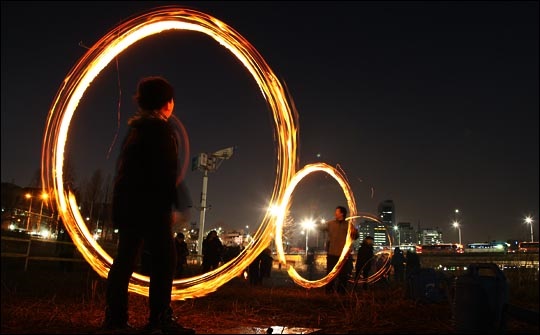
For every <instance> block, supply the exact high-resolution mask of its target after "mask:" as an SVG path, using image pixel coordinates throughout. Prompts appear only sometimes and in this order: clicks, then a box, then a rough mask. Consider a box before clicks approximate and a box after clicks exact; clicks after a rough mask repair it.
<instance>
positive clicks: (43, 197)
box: [37, 192, 49, 232]
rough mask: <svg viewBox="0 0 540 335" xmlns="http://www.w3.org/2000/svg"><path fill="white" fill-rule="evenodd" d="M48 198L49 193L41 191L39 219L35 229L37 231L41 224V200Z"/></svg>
mask: <svg viewBox="0 0 540 335" xmlns="http://www.w3.org/2000/svg"><path fill="white" fill-rule="evenodd" d="M47 199H49V194H47V192H43V193H41V209H40V210H39V221H38V225H37V231H38V232H39V227H40V225H41V220H42V218H43V202H44V201H45V200H47Z"/></svg>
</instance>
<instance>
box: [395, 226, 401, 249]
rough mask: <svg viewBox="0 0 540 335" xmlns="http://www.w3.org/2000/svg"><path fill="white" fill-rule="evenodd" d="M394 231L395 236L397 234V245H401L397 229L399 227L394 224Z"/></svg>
mask: <svg viewBox="0 0 540 335" xmlns="http://www.w3.org/2000/svg"><path fill="white" fill-rule="evenodd" d="M394 232H395V234H397V236H398V246H400V245H401V233H400V231H399V227H398V226H394Z"/></svg>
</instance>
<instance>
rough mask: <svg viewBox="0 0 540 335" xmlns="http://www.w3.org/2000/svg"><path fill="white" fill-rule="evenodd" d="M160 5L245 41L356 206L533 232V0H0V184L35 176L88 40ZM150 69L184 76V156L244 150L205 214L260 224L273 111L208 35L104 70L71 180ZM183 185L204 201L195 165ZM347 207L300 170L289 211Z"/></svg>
mask: <svg viewBox="0 0 540 335" xmlns="http://www.w3.org/2000/svg"><path fill="white" fill-rule="evenodd" d="M164 4H166V5H172V4H177V5H180V6H185V7H189V8H192V9H196V10H200V11H202V12H206V13H208V14H210V15H212V16H215V17H216V18H218V19H220V20H222V21H223V22H225V23H226V24H228V25H229V26H231V27H232V28H234V29H235V30H237V31H238V32H239V33H240V34H241V35H242V36H244V37H245V38H246V39H247V40H248V41H250V43H251V44H252V45H253V46H254V47H255V48H256V49H257V50H258V51H259V52H260V54H261V55H262V56H263V57H264V58H265V60H266V62H267V63H268V64H269V65H270V67H271V68H272V69H273V71H274V72H275V73H276V74H277V76H278V77H279V78H280V80H282V83H283V84H285V85H286V86H287V88H288V89H289V91H290V93H291V96H292V98H293V99H294V103H295V105H296V108H297V110H298V113H299V129H300V135H299V139H300V149H299V152H298V154H299V160H300V165H299V167H300V168H301V167H303V166H304V165H305V164H308V163H314V162H326V163H328V164H330V165H333V166H336V165H338V164H339V166H340V167H341V168H342V169H343V171H344V172H345V173H346V174H347V177H348V178H349V183H350V185H351V187H352V190H353V192H354V195H355V199H356V203H357V206H358V210H360V211H363V212H370V213H376V211H377V206H378V204H379V203H380V202H382V201H384V200H388V199H391V200H393V201H394V204H395V210H396V221H397V222H410V223H412V224H413V225H414V227H415V228H416V227H418V226H420V227H422V228H439V229H440V230H442V232H443V239H444V240H445V241H457V239H458V233H457V230H456V229H455V228H453V227H452V226H451V222H452V220H453V219H454V210H455V209H456V208H457V209H459V210H460V216H459V220H460V222H461V224H462V228H461V229H462V238H463V242H464V243H468V242H477V241H484V240H494V239H497V240H506V239H511V238H512V239H513V238H515V239H529V237H530V227H529V226H527V225H526V224H525V223H524V218H525V216H527V215H532V216H533V218H534V233H535V240H536V239H538V230H539V229H538V204H539V191H538V187H539V178H538V177H539V154H538V152H539V150H538V149H539V148H538V144H539V138H538V133H539V131H538V129H539V120H538V114H539V104H538V100H539V99H538V91H539V87H538V86H539V85H538V74H539V72H538V63H539V58H538V31H539V27H538V14H539V3H538V1H529V2H519V1H509V2H503V1H495V2H488V1H480V2H473V1H466V2H406V1H399V2H384V1H377V2H356V3H355V2H336V1H332V2H311V3H310V2H303V1H302V2H297V3H295V2H275V3H272V2H230V1H222V2H221V1H220V2H144V1H143V2H141V1H137V2H131V3H130V2H117V3H115V2H114V1H113V2H61V3H60V2H58V3H54V2H21V1H17V2H15V1H13V2H7V1H3V2H2V14H1V15H2V59H1V60H2V87H1V89H2V129H1V130H2V131H1V134H2V135H1V136H2V182H12V183H15V184H17V185H19V186H23V187H25V186H28V185H29V184H30V182H31V180H32V178H33V176H34V174H35V172H36V170H37V169H38V168H39V166H40V162H41V146H42V139H43V131H44V127H45V120H46V116H47V114H48V112H49V109H50V107H51V103H52V101H53V98H54V96H55V95H56V93H57V91H58V90H59V88H60V84H61V82H62V81H63V80H64V78H65V76H66V75H67V73H68V72H69V70H70V69H71V68H72V67H73V66H74V65H75V64H76V62H77V61H78V60H79V59H80V58H81V57H82V56H83V55H84V54H85V52H86V51H87V50H86V49H85V47H84V46H88V47H89V46H91V45H93V44H94V43H95V42H97V41H98V40H99V39H100V38H101V37H102V36H103V35H105V34H106V33H108V32H109V31H110V30H111V29H112V28H113V27H115V26H116V25H117V24H118V23H120V22H122V21H124V20H126V19H128V18H129V17H131V16H134V15H137V14H140V13H141V12H142V11H144V10H148V9H150V8H154V7H158V6H160V5H164ZM80 42H81V43H80ZM80 44H81V45H80ZM147 75H163V76H165V77H166V78H167V79H169V81H170V82H171V83H172V84H173V85H174V87H175V90H176V109H175V115H177V116H178V118H179V119H180V120H182V122H183V123H184V125H185V126H186V128H187V130H188V133H189V140H190V145H191V146H190V153H191V154H190V155H191V156H194V155H196V154H197V153H199V152H214V151H217V150H219V149H222V148H225V147H229V146H237V150H236V152H235V154H234V155H233V157H232V158H231V159H229V160H227V161H224V162H223V164H222V165H221V167H220V168H219V169H218V170H217V171H216V172H214V173H211V174H210V177H209V181H208V204H209V205H210V206H211V209H210V210H209V211H208V212H207V214H206V221H205V227H206V228H209V227H217V226H222V227H223V228H225V229H226V230H228V229H242V228H244V229H245V226H246V225H247V226H249V230H253V229H255V228H256V227H257V226H258V225H259V223H260V221H261V219H262V217H263V215H264V212H265V210H266V207H267V205H268V200H269V198H270V195H271V192H272V189H273V185H274V178H275V168H276V158H275V148H276V146H275V143H274V138H273V132H274V130H273V126H272V124H273V120H272V116H271V112H270V111H269V109H268V107H267V105H266V103H265V101H264V98H263V97H262V95H261V94H260V91H259V89H258V87H257V85H256V82H255V80H254V79H253V78H251V76H250V75H249V73H248V72H247V70H245V68H244V67H243V66H242V65H241V64H240V62H239V61H237V60H236V58H235V57H234V56H233V55H232V54H230V53H229V51H227V50H226V49H225V48H223V47H221V46H220V45H219V44H218V43H217V42H215V41H214V40H213V39H211V38H210V37H208V36H206V35H203V34H201V33H196V32H186V31H173V32H167V33H163V34H160V35H154V36H151V37H149V38H147V39H145V40H142V41H139V42H138V43H137V44H135V45H134V46H132V47H131V48H130V49H128V50H127V51H126V52H124V53H122V54H121V55H120V56H119V57H118V63H115V62H111V63H110V64H109V66H108V67H107V68H105V69H104V70H103V71H102V72H101V74H100V75H99V76H98V77H97V78H96V79H95V81H94V82H93V84H92V86H91V87H90V88H89V89H88V90H87V91H86V93H85V96H84V97H83V99H82V100H81V103H80V105H79V107H78V108H77V110H76V114H75V117H74V119H73V122H72V128H71V130H70V134H69V136H70V137H69V144H68V151H69V155H70V157H71V160H72V162H73V165H74V170H75V176H76V181H77V182H78V183H84V181H85V180H87V179H89V178H90V176H91V175H92V173H93V172H94V171H96V170H97V169H101V170H102V171H103V172H104V175H105V176H108V175H110V176H111V178H112V174H113V167H114V165H115V161H116V155H117V153H118V148H119V145H120V142H121V139H122V138H123V134H124V133H125V130H126V122H127V118H128V117H130V116H131V115H132V114H133V112H134V111H135V105H134V104H133V102H132V96H133V94H134V93H135V88H136V84H137V81H138V80H139V79H140V78H142V77H144V76H147ZM118 80H119V82H120V87H118ZM119 96H121V103H120V115H121V121H120V123H121V125H120V127H119V128H118V126H117V113H118V111H119V110H118V99H119ZM115 135H118V139H116V141H115ZM111 146H112V152H111V153H110V155H108V151H109V148H110V147H111ZM186 183H187V185H188V188H189V190H190V193H191V195H192V198H193V201H194V205H195V206H197V205H198V203H199V198H200V192H201V186H202V173H201V172H200V171H195V172H192V171H191V170H190V171H188V173H187V177H186ZM343 204H346V202H345V198H344V196H343V194H342V192H341V189H340V188H339V187H338V185H337V183H336V182H335V181H334V180H333V179H332V178H329V177H328V176H326V175H324V174H323V173H318V174H314V175H310V176H309V177H307V178H306V179H304V180H303V181H302V182H301V183H300V184H299V186H298V188H297V190H296V192H295V197H294V199H293V203H292V207H291V210H292V212H291V213H292V216H293V218H294V219H295V220H296V221H297V222H299V221H301V220H302V219H303V218H305V217H313V218H319V217H324V218H327V219H330V218H332V217H333V212H334V208H335V207H336V206H337V205H343ZM191 215H192V217H191V221H193V222H198V220H199V212H198V210H197V209H196V208H194V209H193V210H192V214H191Z"/></svg>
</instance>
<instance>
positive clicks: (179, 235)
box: [176, 233, 184, 239]
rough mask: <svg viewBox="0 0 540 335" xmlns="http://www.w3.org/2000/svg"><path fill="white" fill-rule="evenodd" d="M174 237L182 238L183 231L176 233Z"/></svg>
mask: <svg viewBox="0 0 540 335" xmlns="http://www.w3.org/2000/svg"><path fill="white" fill-rule="evenodd" d="M176 237H178V238H180V239H184V233H177V234H176Z"/></svg>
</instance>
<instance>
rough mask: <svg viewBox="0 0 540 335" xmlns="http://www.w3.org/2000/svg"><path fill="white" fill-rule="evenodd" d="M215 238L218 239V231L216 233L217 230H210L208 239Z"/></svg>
mask: <svg viewBox="0 0 540 335" xmlns="http://www.w3.org/2000/svg"><path fill="white" fill-rule="evenodd" d="M214 237H217V231H215V230H210V231H209V232H208V235H207V236H206V238H208V239H212V238H214Z"/></svg>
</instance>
